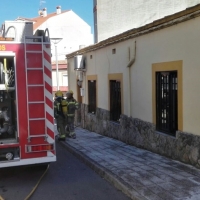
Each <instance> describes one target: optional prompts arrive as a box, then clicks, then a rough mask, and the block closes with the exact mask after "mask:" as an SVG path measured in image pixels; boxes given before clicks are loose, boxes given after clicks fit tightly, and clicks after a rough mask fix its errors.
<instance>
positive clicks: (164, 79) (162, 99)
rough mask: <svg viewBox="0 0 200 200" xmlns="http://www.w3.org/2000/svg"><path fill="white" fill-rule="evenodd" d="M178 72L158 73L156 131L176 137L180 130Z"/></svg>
mask: <svg viewBox="0 0 200 200" xmlns="http://www.w3.org/2000/svg"><path fill="white" fill-rule="evenodd" d="M177 84H178V78H177V71H165V72H156V129H157V130H158V131H161V132H164V133H167V134H170V135H175V133H176V131H177V129H178V97H177V91H178V86H177Z"/></svg>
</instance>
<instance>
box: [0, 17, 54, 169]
mask: <svg viewBox="0 0 200 200" xmlns="http://www.w3.org/2000/svg"><path fill="white" fill-rule="evenodd" d="M1 33H2V34H1V35H2V36H1V37H0V168H2V167H11V166H19V165H30V164H42V163H50V162H53V161H56V154H55V135H54V118H53V96H52V78H51V47H50V40H49V34H48V30H45V31H42V30H40V31H37V32H36V33H35V34H34V35H33V23H32V22H20V21H5V23H4V24H3V25H2V29H1Z"/></svg>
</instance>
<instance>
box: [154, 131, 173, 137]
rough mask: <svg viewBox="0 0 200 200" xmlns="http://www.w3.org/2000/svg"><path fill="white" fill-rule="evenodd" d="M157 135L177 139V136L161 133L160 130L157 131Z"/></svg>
mask: <svg viewBox="0 0 200 200" xmlns="http://www.w3.org/2000/svg"><path fill="white" fill-rule="evenodd" d="M155 133H157V134H159V135H163V136H167V137H170V138H176V134H175V135H172V134H169V133H165V132H161V131H158V130H156V131H155Z"/></svg>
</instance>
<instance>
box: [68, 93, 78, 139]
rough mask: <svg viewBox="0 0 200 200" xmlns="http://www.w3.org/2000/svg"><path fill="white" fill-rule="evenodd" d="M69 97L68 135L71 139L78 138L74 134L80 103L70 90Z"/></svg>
mask: <svg viewBox="0 0 200 200" xmlns="http://www.w3.org/2000/svg"><path fill="white" fill-rule="evenodd" d="M66 96H67V99H66V101H67V134H68V136H69V137H71V138H74V139H75V138H76V134H75V132H74V117H75V110H77V109H78V102H77V101H76V100H75V99H74V97H73V91H72V90H69V91H68V92H67V93H66Z"/></svg>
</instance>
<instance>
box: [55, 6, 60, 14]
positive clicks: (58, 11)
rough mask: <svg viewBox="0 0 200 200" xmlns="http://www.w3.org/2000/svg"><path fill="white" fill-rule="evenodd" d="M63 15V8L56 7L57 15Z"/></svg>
mask: <svg viewBox="0 0 200 200" xmlns="http://www.w3.org/2000/svg"><path fill="white" fill-rule="evenodd" d="M60 13H61V6H57V7H56V14H57V15H59V14H60Z"/></svg>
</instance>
